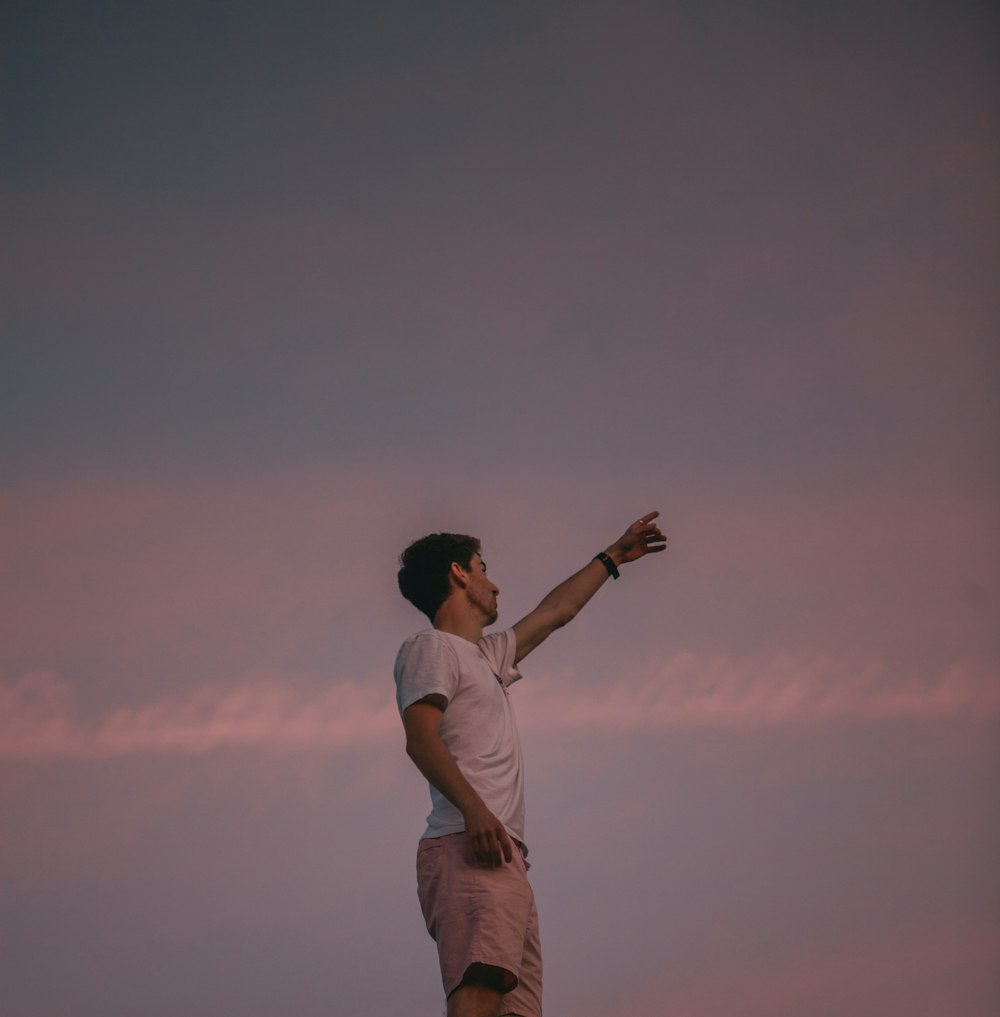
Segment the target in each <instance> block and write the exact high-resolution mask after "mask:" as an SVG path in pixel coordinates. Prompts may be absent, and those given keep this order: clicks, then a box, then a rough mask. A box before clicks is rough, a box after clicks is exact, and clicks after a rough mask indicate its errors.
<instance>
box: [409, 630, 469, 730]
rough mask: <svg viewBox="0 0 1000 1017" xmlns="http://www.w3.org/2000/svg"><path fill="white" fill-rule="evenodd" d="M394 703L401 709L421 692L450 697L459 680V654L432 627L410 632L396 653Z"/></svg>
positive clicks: (425, 694) (410, 703) (418, 697)
mask: <svg viewBox="0 0 1000 1017" xmlns="http://www.w3.org/2000/svg"><path fill="white" fill-rule="evenodd" d="M395 678H396V705H397V707H399V714H400V716H402V715H403V711H404V710H405V709H406V708H407V707H408V706H412V705H413V704H414V703H416V702H418V701H419V700H421V699H423V698H424V696H430V695H440V696H444V697H445V699H448V700H450V699H451V698H452V696H454V694H455V691H456V689H457V688H458V682H459V667H458V657H457V656H456V654H455V650H454V648H453V647H452V646H450V645H449V644H448V642H447V640H445V639H442V638H441V637H440V636H438V635H437V633H436V632H435V631H434V630H433V629H425V630H424V631H423V632H418V633H417V634H416V635H415V636H410V638H409V639H407V640H406V642H405V643H403V645H402V646H401V647H400V648H399V653H398V654H397V656H396V667H395Z"/></svg>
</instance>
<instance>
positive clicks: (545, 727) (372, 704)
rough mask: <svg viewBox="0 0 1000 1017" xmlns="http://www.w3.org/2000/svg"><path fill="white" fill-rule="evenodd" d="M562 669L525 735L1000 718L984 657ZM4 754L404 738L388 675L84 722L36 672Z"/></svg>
mask: <svg viewBox="0 0 1000 1017" xmlns="http://www.w3.org/2000/svg"><path fill="white" fill-rule="evenodd" d="M572 681H573V679H572V678H571V677H570V676H568V675H566V674H561V675H552V674H548V675H546V674H539V675H537V676H535V677H533V678H532V679H531V680H526V681H525V682H523V683H522V685H520V686H519V687H518V690H517V698H518V712H519V715H520V717H521V723H522V726H523V727H524V728H525V729H526V730H531V731H541V732H555V731H560V732H567V733H570V734H578V735H580V736H585V737H591V736H593V735H594V734H600V735H603V736H607V737H619V736H623V735H631V734H635V733H640V732H643V731H656V730H670V729H677V728H690V727H699V728H704V727H744V728H760V727H771V726H788V725H804V724H825V723H830V722H835V721H879V720H887V719H894V718H896V719H917V718H966V719H970V718H971V719H976V718H978V719H993V718H996V717H997V716H998V715H1000V682H998V681H997V679H996V676H995V675H994V674H993V673H991V672H990V670H989V669H988V668H987V667H986V666H985V665H983V664H981V663H979V662H976V661H963V662H959V663H956V664H954V665H953V666H952V667H950V668H949V669H948V670H947V671H946V672H945V673H944V674H942V675H941V676H940V677H939V678H938V679H937V680H935V681H931V682H927V681H920V682H917V681H903V682H899V681H892V680H891V679H890V676H889V675H887V674H886V673H885V671H884V669H883V668H882V667H881V666H880V665H878V664H877V663H870V662H869V663H860V664H851V663H850V662H847V661H843V660H836V659H833V658H829V657H803V656H796V655H794V654H788V653H782V654H778V655H776V656H774V657H773V658H770V659H768V660H761V661H736V660H732V659H729V658H726V657H716V658H710V659H704V658H699V657H698V656H696V655H695V654H693V653H690V652H684V653H679V654H677V655H676V656H675V657H674V658H672V659H671V660H670V661H668V662H667V663H666V664H664V665H662V666H659V667H655V668H653V669H651V670H649V671H648V672H647V673H646V674H645V675H644V676H643V677H641V678H638V679H636V680H634V681H629V680H622V681H619V682H617V683H615V684H614V685H613V686H611V687H609V688H608V689H606V690H605V691H604V692H603V693H591V694H588V695H587V696H586V697H583V698H579V697H577V698H570V697H567V695H566V688H567V685H568V684H571V683H572ZM0 717H2V718H3V719H2V720H0V756H7V757H12V758H19V759H41V758H53V757H69V758H95V759H100V758H109V757H117V756H124V755H129V754H132V753H178V754H182V755H196V754H201V753H206V752H211V751H213V750H215V749H220V748H231V747H242V748H254V749H259V750H267V751H278V752H289V751H314V750H319V751H323V752H340V751H345V750H358V749H363V748H371V747H374V746H379V745H382V746H389V745H391V744H393V743H398V742H399V740H400V738H401V733H400V724H399V718H398V716H397V714H396V710H395V707H394V705H393V701H392V695H391V688H390V685H389V683H388V680H387V679H386V678H384V677H382V676H380V677H378V678H374V679H372V680H371V681H370V682H367V683H365V684H359V683H357V682H352V681H345V680H335V681H334V682H333V683H332V684H327V685H326V686H323V687H319V688H317V687H316V685H315V684H309V685H305V684H304V683H303V681H302V679H301V678H295V677H293V676H283V675H263V676H259V675H251V676H248V677H247V678H245V679H244V680H242V681H240V682H237V683H235V684H228V685H225V686H219V685H202V686H200V687H197V688H194V689H192V690H189V691H187V692H186V693H184V694H174V695H170V696H166V697H163V698H160V699H153V700H151V701H148V702H146V703H143V704H140V705H137V706H127V707H124V706H123V707H119V708H116V709H112V710H110V711H109V712H108V713H106V714H105V715H104V716H103V717H100V718H98V719H97V720H94V721H86V720H84V719H83V717H82V716H81V714H80V712H79V710H78V709H77V708H76V703H75V697H74V694H73V689H72V686H71V685H70V684H69V683H68V682H66V681H64V680H62V679H61V678H60V677H59V676H58V675H56V674H54V673H52V672H45V671H38V672H31V673H28V674H25V675H22V676H21V677H19V678H16V679H14V680H12V681H6V682H0Z"/></svg>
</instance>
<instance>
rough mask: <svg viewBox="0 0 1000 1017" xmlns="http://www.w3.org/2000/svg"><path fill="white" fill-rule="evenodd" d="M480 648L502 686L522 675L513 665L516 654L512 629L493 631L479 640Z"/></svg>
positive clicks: (517, 679)
mask: <svg viewBox="0 0 1000 1017" xmlns="http://www.w3.org/2000/svg"><path fill="white" fill-rule="evenodd" d="M479 646H480V649H481V650H482V651H483V654H484V656H485V657H486V659H487V660H488V661H489V662H490V667H491V668H493V673H494V674H495V675H496V676H497V677H498V678H499V679H500V681H501V682H503V685H504V688H508V687H509V686H511V685H513V684H514V682H516V681H520V680H521V678H523V677H524V676H523V675H522V674H521V672H520V671H519V670H518V669H517V668H516V667H515V666H514V657H515V655H516V654H517V636H516V635H514V630H513V629H507V630H506V631H505V632H494V633H491V634H490V635H488V636H483V638H482V639H480V640H479Z"/></svg>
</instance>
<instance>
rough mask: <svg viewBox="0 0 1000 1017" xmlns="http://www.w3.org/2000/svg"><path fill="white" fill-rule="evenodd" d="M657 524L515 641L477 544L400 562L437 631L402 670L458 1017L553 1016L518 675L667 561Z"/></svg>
mask: <svg viewBox="0 0 1000 1017" xmlns="http://www.w3.org/2000/svg"><path fill="white" fill-rule="evenodd" d="M658 515H659V513H658V512H650V513H648V514H647V515H644V516H643V517H642V518H641V519H639V520H637V521H636V522H634V523H632V525H631V526H629V528H628V529H627V530H626V531H625V533H624V534H622V536H621V537H619V538H618V540H616V541H615V542H614V543H613V544H612V545H611V546H610V547H608V548H607V549H605V550H604V551H601V552H599V553H598V554H597V555H596V556H595V557H594V558H593V560H592V561H590V562H589V563H588V564H587V565H585V566H584V567H583V568H582V569H580V571H579V572H577V573H575V574H574V575H572V576H570V578H569V579H567V580H566V581H565V582H563V583H561V584H560V585H559V586H557V587H556V588H555V589H554V590H553V591H552V592H551V593H549V594H548V596H546V597H545V598H544V599H543V600H542V602H541V603H540V604H539V605H538V607H536V608H535V609H534V611H532V612H531V613H530V614H528V615H526V616H525V617H524V618H522V619H521V620H520V621H519V622H517V624H516V625H514V627H513V628H512V629H508V630H507V631H506V632H500V633H494V634H491V635H488V636H484V635H483V629H484V628H485V627H486V626H488V625H492V624H493V623H494V622H495V621H496V620H497V597H498V595H499V593H500V591H499V590H498V589H497V587H496V586H495V585H494V584H493V582H492V581H491V580H490V579H489V578H487V574H486V563H485V562H484V561H483V559H482V557H481V555H480V551H481V547H480V543H479V541H478V540H477V539H476V538H474V537H468V536H465V535H462V534H454V533H432V534H431V535H430V536H427V537H424V538H423V539H422V540H418V541H416V542H415V543H413V544H411V545H410V546H409V547H408V548H407V549H406V550H405V551H404V552H403V554H402V555H401V556H400V565H401V568H400V570H399V576H398V579H399V589H400V591H401V592H402V594H403V596H404V597H406V599H407V600H409V601H410V602H411V603H412V604H414V605H415V606H416V607H417V608H419V609H420V610H421V611H423V612H424V614H426V615H427V617H428V618H429V619H430V621H431V624H432V625H433V628H430V629H424V630H423V631H422V632H419V633H417V634H416V635H414V636H411V637H410V638H409V639H407V640H406V642H405V643H403V645H402V647H401V648H400V651H399V655H398V657H397V658H396V668H395V678H396V701H397V704H398V706H399V711H400V714H401V715H402V718H403V727H404V729H405V732H406V751H407V754H408V755H409V756H410V758H411V759H412V760H413V762H414V763H415V764H416V765H417V768H418V769H419V770H420V772H421V773H422V774H423V775H424V776H425V777H426V778H427V780H428V781H429V782H430V791H431V805H432V809H431V814H430V816H428V821H427V829H426V830H425V831H424V833H423V835H422V837H421V840H420V845H419V847H418V851H417V892H418V896H419V898H420V906H421V908H422V910H423V913H424V919H425V921H426V923H427V929H428V931H429V932H430V934H431V935H432V936H433V937H434V939H435V941H436V942H437V946H438V957H439V959H440V962H441V977H442V980H443V982H444V991H445V995H446V997H447V1000H448V1017H541V1014H542V1003H541V995H542V958H541V948H540V943H539V938H538V915H537V912H536V910H535V901H534V895H533V894H532V891H531V887H530V885H529V884H528V879H527V869H528V862H527V855H528V849H527V846H526V845H525V842H524V776H523V768H522V762H521V746H520V742H519V740H518V735H517V725H516V722H515V718H514V711H513V708H512V706H511V703H510V698H509V693H508V690H509V687H510V686H511V685H513V683H514V682H515V681H517V680H518V679H519V678H520V677H521V675H520V672H519V671H518V670H517V665H518V663H519V662H520V661H521V660H523V659H524V657H526V656H527V655H528V654H529V653H531V651H532V650H533V649H535V647H536V646H538V645H539V644H540V643H541V642H543V641H544V640H545V639H546V638H548V636H549V635H550V634H551V633H552V632H553V631H555V630H556V629H557V628H560V627H561V626H563V625H565V624H566V623H567V622H569V621H571V620H572V619H573V618H574V617H575V616H576V614H577V612H578V611H579V610H580V608H582V607H583V605H584V604H586V603H587V601H588V600H590V598H591V597H592V596H593V595H594V594H595V593H596V592H597V591H598V589H600V587H601V586H602V585H603V584H604V583H605V582H606V581H607V579H608V577H609V576H614V578H615V579H617V578H618V568H619V567H620V566H622V565H624V564H626V563H628V562H633V561H637V560H638V559H639V558H642V557H643V556H644V555H646V554H650V553H653V552H657V551H663V550H665V549H666V537H665V536H664V535H663V534H662V533H661V532H660V529H659V527H658V526H656V524H655V523H654V522H653V520H654V519H656V517H657V516H658Z"/></svg>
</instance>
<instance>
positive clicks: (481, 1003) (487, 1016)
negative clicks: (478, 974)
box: [448, 984, 501, 1017]
mask: <svg viewBox="0 0 1000 1017" xmlns="http://www.w3.org/2000/svg"><path fill="white" fill-rule="evenodd" d="M500 999H501V995H500V993H499V992H497V990H496V989H489V988H487V987H486V986H485V985H468V984H467V985H460V986H459V987H458V988H457V989H456V990H455V991H454V992H453V993H452V994H451V995H450V996H449V997H448V1017H496V1013H497V1010H499V1009H500Z"/></svg>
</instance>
